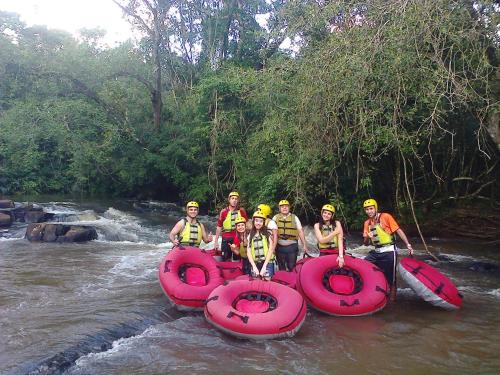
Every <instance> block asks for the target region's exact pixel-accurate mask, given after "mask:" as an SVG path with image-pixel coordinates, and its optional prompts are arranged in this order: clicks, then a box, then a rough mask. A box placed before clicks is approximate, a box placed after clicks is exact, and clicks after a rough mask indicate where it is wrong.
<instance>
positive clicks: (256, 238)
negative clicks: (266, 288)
mask: <svg viewBox="0 0 500 375" xmlns="http://www.w3.org/2000/svg"><path fill="white" fill-rule="evenodd" d="M265 221H266V217H265V216H264V214H263V213H262V212H260V211H256V212H255V213H254V214H253V216H252V229H251V230H250V234H249V235H248V241H247V242H248V245H247V258H248V261H249V262H250V275H251V276H253V277H261V278H262V279H264V280H271V277H272V276H273V274H274V247H275V245H274V243H273V238H272V237H271V236H270V235H269V231H268V229H267V228H266V224H265Z"/></svg>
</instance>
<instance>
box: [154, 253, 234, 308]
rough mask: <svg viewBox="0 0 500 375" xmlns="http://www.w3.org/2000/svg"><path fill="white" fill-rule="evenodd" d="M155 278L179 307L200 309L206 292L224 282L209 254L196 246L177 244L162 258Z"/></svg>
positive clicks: (206, 295) (207, 293) (208, 292)
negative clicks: (177, 245) (179, 245)
mask: <svg viewBox="0 0 500 375" xmlns="http://www.w3.org/2000/svg"><path fill="white" fill-rule="evenodd" d="M158 279H159V281H160V285H161V287H162V289H163V291H164V292H165V294H166V296H167V297H168V298H169V299H170V300H171V301H172V302H173V303H174V305H175V306H176V307H177V308H178V309H179V310H184V311H185V310H200V311H201V310H203V306H204V305H205V301H206V299H207V297H208V295H209V294H210V293H211V292H212V291H213V290H214V289H215V288H216V287H217V286H219V285H221V284H222V283H223V282H224V279H223V278H222V276H221V274H220V270H219V268H218V267H217V262H216V261H215V260H214V259H213V258H212V256H211V255H209V254H207V253H205V252H203V251H201V250H200V249H198V248H197V247H177V248H174V249H173V250H171V251H170V252H169V253H168V254H167V255H166V256H165V258H163V260H162V262H161V264H160V268H159V270H158Z"/></svg>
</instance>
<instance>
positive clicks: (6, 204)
mask: <svg viewBox="0 0 500 375" xmlns="http://www.w3.org/2000/svg"><path fill="white" fill-rule="evenodd" d="M0 208H14V202H12V201H11V200H8V199H2V200H0Z"/></svg>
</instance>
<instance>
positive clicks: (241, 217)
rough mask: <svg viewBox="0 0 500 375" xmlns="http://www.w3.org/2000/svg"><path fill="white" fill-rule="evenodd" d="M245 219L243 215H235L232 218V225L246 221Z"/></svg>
mask: <svg viewBox="0 0 500 375" xmlns="http://www.w3.org/2000/svg"><path fill="white" fill-rule="evenodd" d="M246 222H247V219H245V218H244V217H243V216H240V215H238V216H236V219H234V225H237V224H240V223H246Z"/></svg>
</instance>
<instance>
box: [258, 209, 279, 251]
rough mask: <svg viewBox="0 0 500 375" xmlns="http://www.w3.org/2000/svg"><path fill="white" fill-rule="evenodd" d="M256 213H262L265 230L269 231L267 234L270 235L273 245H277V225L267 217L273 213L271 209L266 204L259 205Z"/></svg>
mask: <svg viewBox="0 0 500 375" xmlns="http://www.w3.org/2000/svg"><path fill="white" fill-rule="evenodd" d="M257 211H260V212H262V213H263V214H264V216H265V217H266V223H265V224H266V228H267V230H268V231H269V233H271V234H272V236H273V242H274V243H275V244H277V243H278V224H276V222H275V221H274V220H273V219H271V218H270V217H269V216H270V215H271V213H272V212H273V211H272V209H271V207H270V206H269V205H268V204H264V203H261V204H259V205H258V206H257Z"/></svg>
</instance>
